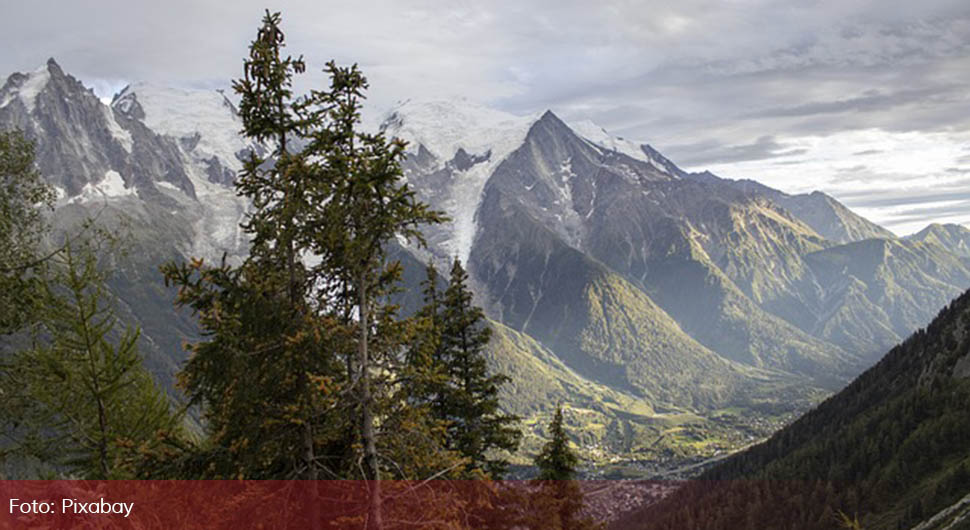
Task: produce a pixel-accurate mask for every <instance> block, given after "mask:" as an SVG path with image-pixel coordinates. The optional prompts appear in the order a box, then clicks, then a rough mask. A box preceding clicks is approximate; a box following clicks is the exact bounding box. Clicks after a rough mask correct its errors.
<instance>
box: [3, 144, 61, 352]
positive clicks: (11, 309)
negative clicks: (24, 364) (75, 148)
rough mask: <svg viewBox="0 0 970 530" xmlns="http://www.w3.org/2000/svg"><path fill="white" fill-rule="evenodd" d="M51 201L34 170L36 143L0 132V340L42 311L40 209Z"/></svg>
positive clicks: (49, 191) (49, 190) (51, 193)
mask: <svg viewBox="0 0 970 530" xmlns="http://www.w3.org/2000/svg"><path fill="white" fill-rule="evenodd" d="M53 201H54V191H53V189H52V188H51V187H50V186H48V185H47V184H46V183H44V181H43V179H42V178H41V175H40V173H39V172H38V171H37V169H36V168H35V167H34V144H33V143H32V142H30V141H29V140H27V139H26V138H25V137H24V135H23V133H21V132H20V131H0V335H6V334H9V333H13V332H15V331H17V330H19V329H21V328H23V327H24V326H25V325H26V324H28V323H29V322H30V321H31V319H32V317H33V316H35V315H36V312H37V310H38V309H39V308H40V305H39V302H40V299H41V298H42V295H41V292H40V291H41V285H40V282H39V280H38V277H37V272H38V271H37V269H38V267H40V266H41V265H42V264H43V262H44V261H45V260H44V259H43V258H42V257H40V256H39V250H40V244H41V242H42V240H43V238H44V236H45V235H46V233H47V223H46V222H45V220H44V217H43V210H44V209H50V208H52V207H53Z"/></svg>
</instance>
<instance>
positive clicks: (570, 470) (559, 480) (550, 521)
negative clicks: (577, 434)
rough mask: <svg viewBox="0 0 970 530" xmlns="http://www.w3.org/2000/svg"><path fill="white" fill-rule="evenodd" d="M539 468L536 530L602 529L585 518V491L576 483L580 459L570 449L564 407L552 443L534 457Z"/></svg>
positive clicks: (534, 511)
mask: <svg viewBox="0 0 970 530" xmlns="http://www.w3.org/2000/svg"><path fill="white" fill-rule="evenodd" d="M535 465H536V467H538V468H539V476H538V479H537V480H538V481H539V482H538V484H539V491H538V494H537V495H536V496H535V497H534V498H533V499H532V504H533V506H532V510H531V512H532V519H533V521H532V524H531V525H530V526H531V527H537V528H562V529H568V530H581V529H594V528H601V527H602V525H599V524H597V523H595V522H594V521H593V520H592V519H591V518H590V517H588V516H585V515H583V513H582V509H583V492H582V490H581V489H580V487H579V483H578V482H577V480H576V467H577V466H578V465H579V456H578V455H577V454H576V452H575V451H573V449H572V448H570V447H569V437H568V435H567V434H566V428H565V426H564V425H563V414H562V405H559V406H557V407H556V413H555V415H553V417H552V421H551V422H550V423H549V441H547V442H546V443H545V445H543V447H542V450H541V451H540V452H539V454H538V455H536V457H535Z"/></svg>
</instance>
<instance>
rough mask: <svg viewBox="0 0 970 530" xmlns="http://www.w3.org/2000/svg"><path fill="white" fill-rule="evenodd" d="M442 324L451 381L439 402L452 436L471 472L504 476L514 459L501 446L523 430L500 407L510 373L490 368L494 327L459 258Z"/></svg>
mask: <svg viewBox="0 0 970 530" xmlns="http://www.w3.org/2000/svg"><path fill="white" fill-rule="evenodd" d="M440 330H441V339H440V346H439V351H438V359H439V361H440V362H441V363H443V364H444V366H445V370H446V371H447V375H448V379H449V381H448V382H449V384H448V386H447V387H446V388H444V389H443V390H442V392H441V395H440V396H439V402H438V404H437V407H436V408H437V410H438V412H439V414H440V415H441V416H442V417H443V418H444V419H445V420H447V421H448V422H449V425H448V433H449V436H448V440H449V442H450V443H451V445H452V447H453V448H454V449H456V450H457V451H458V452H459V453H461V454H462V455H463V456H464V457H466V458H467V459H468V460H469V466H468V471H469V472H474V471H478V472H484V473H486V474H488V475H489V476H492V477H499V476H501V475H503V474H504V473H505V472H506V470H507V468H508V462H507V461H506V460H505V459H504V458H502V457H501V456H500V455H496V454H495V452H496V451H509V452H514V451H515V450H516V449H517V448H518V445H519V439H520V437H521V433H520V432H519V430H518V429H517V428H516V427H515V425H516V423H517V422H518V421H519V418H518V417H516V416H513V415H508V414H503V413H502V412H501V410H500V403H499V399H498V390H499V387H500V386H501V385H502V384H504V383H506V382H508V381H509V378H508V377H507V376H506V375H504V374H491V373H489V369H488V363H487V360H486V358H485V348H486V346H487V345H488V342H489V340H490V339H491V336H492V330H491V329H490V328H489V327H488V326H487V324H486V321H485V316H484V314H483V313H482V310H481V308H479V307H477V306H475V305H474V304H473V303H472V292H471V290H470V289H469V288H468V273H467V272H465V269H464V267H462V265H461V261H460V260H458V259H457V258H456V259H455V260H454V262H453V263H452V267H451V275H450V280H449V283H448V288H447V289H446V290H445V293H444V297H443V299H442V301H441V316H440Z"/></svg>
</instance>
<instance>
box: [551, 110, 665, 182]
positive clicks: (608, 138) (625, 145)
mask: <svg viewBox="0 0 970 530" xmlns="http://www.w3.org/2000/svg"><path fill="white" fill-rule="evenodd" d="M569 128H570V129H572V130H573V131H574V132H576V133H577V134H579V135H580V136H582V137H583V138H585V139H586V140H587V141H589V142H590V143H592V144H593V145H595V146H596V147H599V148H601V149H606V150H607V151H615V152H618V153H622V154H624V155H626V156H628V157H630V158H632V159H634V160H639V161H641V162H646V163H648V164H650V165H652V166H653V167H655V168H657V170H658V171H660V172H662V173H666V174H670V171H668V170H667V168H665V167H664V166H663V164H661V163H659V162H657V161H656V160H654V159H653V158H651V157H649V156H647V154H646V153H644V152H643V149H641V148H640V146H639V145H637V144H635V143H634V142H631V141H629V140H625V139H623V138H620V137H619V136H613V135H612V134H610V133H609V132H607V130H606V129H604V128H602V127H600V126H599V125H596V124H595V123H593V122H591V121H589V120H583V121H579V122H576V123H570V124H569Z"/></svg>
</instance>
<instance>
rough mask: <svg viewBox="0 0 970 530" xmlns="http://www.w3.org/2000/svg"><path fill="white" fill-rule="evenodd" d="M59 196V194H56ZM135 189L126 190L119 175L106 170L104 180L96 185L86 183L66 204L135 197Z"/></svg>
mask: <svg viewBox="0 0 970 530" xmlns="http://www.w3.org/2000/svg"><path fill="white" fill-rule="evenodd" d="M58 195H60V192H59V193H58ZM137 195H138V191H137V190H135V188H133V187H132V188H126V187H125V181H124V179H122V178H121V174H119V173H118V172H117V171H114V170H108V172H107V173H105V174H104V178H102V179H101V181H100V182H98V183H96V184H92V183H90V182H89V183H87V184H85V185H84V187H83V188H81V193H80V194H78V195H77V196H76V197H72V198H71V200H69V201H67V202H68V204H71V203H78V202H88V201H91V200H94V199H98V198H115V197H129V196H137Z"/></svg>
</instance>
